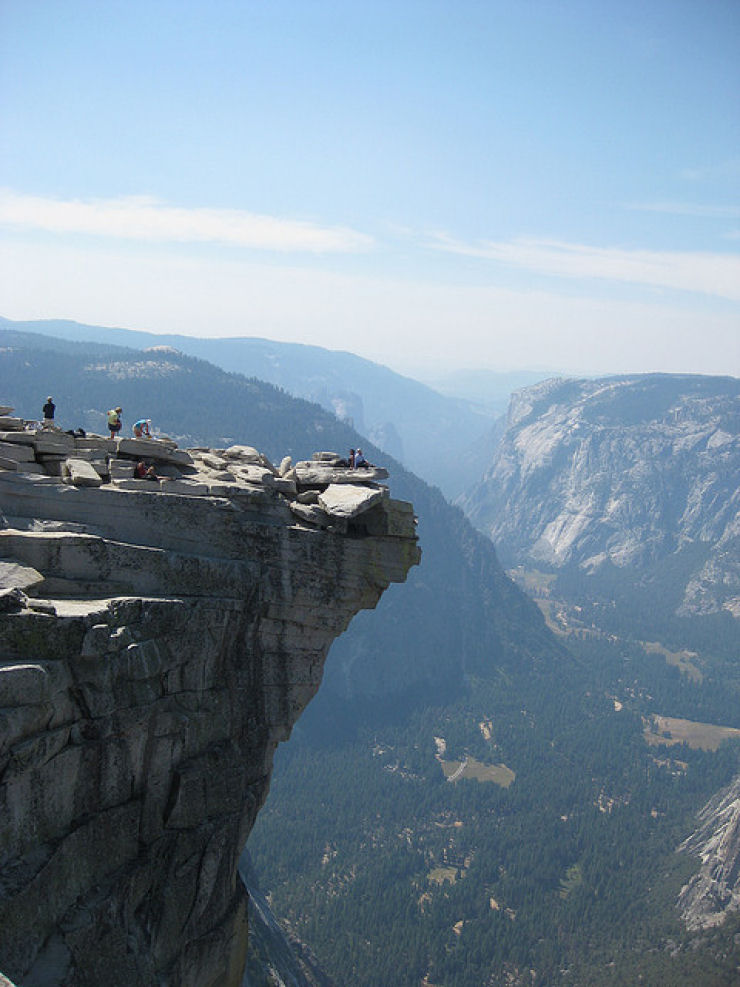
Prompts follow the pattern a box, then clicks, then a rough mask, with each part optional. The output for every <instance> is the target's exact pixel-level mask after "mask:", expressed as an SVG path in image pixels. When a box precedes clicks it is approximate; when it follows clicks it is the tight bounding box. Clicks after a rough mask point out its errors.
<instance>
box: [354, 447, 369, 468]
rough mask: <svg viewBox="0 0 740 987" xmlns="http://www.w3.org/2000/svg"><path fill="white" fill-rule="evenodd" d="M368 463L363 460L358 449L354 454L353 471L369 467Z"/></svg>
mask: <svg viewBox="0 0 740 987" xmlns="http://www.w3.org/2000/svg"><path fill="white" fill-rule="evenodd" d="M369 465H370V463H368V461H367V460H366V459H365V456H364V454H363V452H362V449H358V450H357V452H356V453H355V469H360V468H361V467H363V466H369Z"/></svg>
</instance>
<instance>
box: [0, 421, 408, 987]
mask: <svg viewBox="0 0 740 987" xmlns="http://www.w3.org/2000/svg"><path fill="white" fill-rule="evenodd" d="M2 410H3V411H4V412H5V414H4V415H2V417H0V513H1V516H0V721H1V726H0V970H2V971H3V974H4V975H5V976H6V977H8V978H10V979H11V981H14V982H16V983H17V984H23V985H24V987H32V985H36V987H40V985H52V984H53V985H60V987H61V985H65V987H72V985H75V987H77V985H82V987H100V985H102V984H105V985H106V987H118V985H120V987H132V985H152V987H153V985H155V984H156V985H158V987H162V985H172V987H186V985H191V987H208V985H213V987H216V985H236V984H238V983H239V982H240V978H241V973H242V969H243V964H244V956H245V947H246V935H247V928H246V902H245V894H244V891H243V887H242V885H241V882H240V881H239V880H238V877H237V861H238V857H239V854H240V852H241V850H242V848H243V846H244V843H245V841H246V838H247V835H248V833H249V831H250V829H251V827H252V825H253V822H254V820H255V817H256V815H257V812H258V811H259V808H260V806H261V804H262V802H263V801H264V798H265V796H266V793H267V789H268V785H269V778H270V771H271V764H272V757H273V752H274V749H275V747H276V745H277V743H278V742H280V741H281V740H285V739H286V738H287V737H288V736H289V734H290V732H291V728H292V727H293V724H294V723H295V721H296V719H297V717H298V716H299V715H300V713H301V711H302V710H303V708H304V707H305V705H306V703H307V702H308V701H309V700H310V698H311V697H312V696H313V695H314V693H315V692H316V690H317V689H318V686H319V683H320V680H321V675H322V670H323V662H324V658H325V656H326V652H327V650H328V648H329V645H330V644H331V642H332V641H333V640H334V638H335V637H336V636H337V635H339V634H340V633H341V632H342V631H343V630H344V629H345V628H346V627H347V625H348V623H349V622H350V620H351V619H352V617H353V615H354V614H355V613H356V612H357V611H358V610H360V609H362V608H371V607H374V606H375V604H376V603H377V601H378V599H379V598H380V596H381V594H382V593H383V591H384V589H385V588H386V587H387V586H388V585H389V583H390V582H392V581H397V582H402V581H403V580H404V579H405V577H406V574H407V572H408V570H409V568H410V567H411V566H412V565H415V564H416V563H418V561H419V554H420V553H419V549H418V547H417V541H416V535H415V522H414V516H413V511H412V508H411V505H410V504H407V503H404V502H400V501H396V500H393V499H391V498H390V496H389V492H388V490H387V488H386V487H385V486H383V485H382V484H380V483H379V482H378V481H379V480H382V479H384V473H383V471H378V470H362V471H359V470H358V471H350V470H348V469H346V468H343V467H342V466H341V465H340V464H339V463H338V462H337V458H336V457H335V456H333V455H332V454H328V453H320V454H316V456H315V458H314V460H313V461H311V462H306V463H298V464H296V465H295V466H294V467H293V466H291V464H290V463H289V462H287V461H284V462H283V463H282V464H281V467H280V468H279V469H276V468H274V467H273V466H272V465H271V464H270V463H269V462H268V461H267V460H266V459H265V457H264V456H261V455H260V454H259V453H257V452H256V451H255V450H254V449H251V448H250V447H246V446H234V447H231V448H228V449H222V450H206V449H198V450H189V451H185V450H180V449H177V448H176V447H175V445H174V443H171V442H168V441H167V440H161V441H157V440H146V439H144V440H133V439H120V440H108V439H105V438H101V437H98V436H85V437H82V436H77V437H75V436H72V435H68V434H65V433H61V432H59V431H56V430H41V429H36V428H33V427H29V425H28V423H26V422H22V421H20V420H19V419H16V418H13V417H12V416H11V415H10V414H9V412H10V410H11V409H2ZM144 458H145V459H146V460H147V462H149V463H153V464H154V465H155V469H156V471H157V473H158V474H160V475H161V476H162V479H158V480H143V479H142V480H137V479H134V477H133V469H134V465H135V463H136V461H138V460H140V459H144ZM2 980H3V976H2V974H0V982H2Z"/></svg>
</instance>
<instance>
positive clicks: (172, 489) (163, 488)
mask: <svg viewBox="0 0 740 987" xmlns="http://www.w3.org/2000/svg"><path fill="white" fill-rule="evenodd" d="M144 482H146V481H144ZM149 482H151V481H149ZM159 491H160V493H169V494H185V495H186V496H187V497H207V496H208V494H209V492H210V491H209V489H208V486H207V484H205V483H193V482H192V481H190V480H168V479H167V478H166V477H165V478H163V479H162V480H161V481H160V484H159Z"/></svg>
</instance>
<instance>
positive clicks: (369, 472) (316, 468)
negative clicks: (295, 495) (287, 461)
mask: <svg viewBox="0 0 740 987" xmlns="http://www.w3.org/2000/svg"><path fill="white" fill-rule="evenodd" d="M294 469H295V475H296V480H297V481H298V483H302V484H304V485H310V484H315V485H321V484H324V485H326V486H329V484H331V483H358V484H359V483H375V482H377V481H380V480H387V479H388V470H387V469H384V468H383V467H382V466H373V467H371V468H368V469H363V468H361V469H356V470H352V469H349V468H346V469H345V468H343V467H335V468H332V467H331V466H328V467H327V466H323V465H322V464H321V463H312V462H302V463H296V464H295V467H294Z"/></svg>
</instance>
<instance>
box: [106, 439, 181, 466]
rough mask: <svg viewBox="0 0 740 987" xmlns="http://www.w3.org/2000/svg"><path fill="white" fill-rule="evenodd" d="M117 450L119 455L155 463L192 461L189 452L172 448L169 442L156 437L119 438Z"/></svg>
mask: <svg viewBox="0 0 740 987" xmlns="http://www.w3.org/2000/svg"><path fill="white" fill-rule="evenodd" d="M117 452H118V455H119V456H131V457H132V458H134V459H145V460H147V461H148V462H149V461H153V462H155V463H177V464H179V465H190V463H192V461H193V460H192V457H191V456H190V453H188V452H185V450H184V449H173V448H172V446H171V445H170V444H168V443H164V442H159V441H158V440H157V439H119V440H118V443H117Z"/></svg>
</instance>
